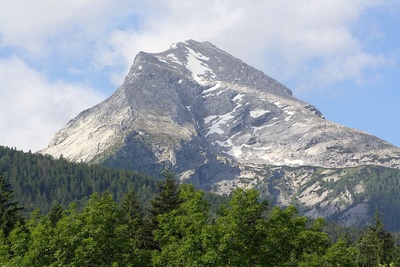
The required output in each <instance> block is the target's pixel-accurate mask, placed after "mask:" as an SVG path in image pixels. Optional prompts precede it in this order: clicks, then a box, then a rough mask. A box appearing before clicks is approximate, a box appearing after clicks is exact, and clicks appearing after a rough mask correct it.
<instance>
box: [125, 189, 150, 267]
mask: <svg viewBox="0 0 400 267" xmlns="http://www.w3.org/2000/svg"><path fill="white" fill-rule="evenodd" d="M121 209H122V214H123V218H122V219H123V222H124V224H125V226H126V238H127V239H129V241H130V242H129V243H130V246H131V249H130V250H129V251H128V253H127V254H126V255H125V263H130V264H133V265H134V266H150V265H149V264H150V263H151V252H150V251H149V250H147V249H146V247H148V242H149V238H148V236H146V232H145V227H144V217H143V211H142V208H141V206H140V204H139V201H138V198H137V196H136V193H135V191H134V190H133V189H132V188H129V190H128V193H127V194H126V195H125V196H124V198H123V200H122V202H121Z"/></svg>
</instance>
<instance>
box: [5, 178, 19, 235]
mask: <svg viewBox="0 0 400 267" xmlns="http://www.w3.org/2000/svg"><path fill="white" fill-rule="evenodd" d="M13 198H14V193H13V191H12V190H11V189H10V184H8V183H7V182H6V180H5V178H4V177H3V174H2V173H1V172H0V231H2V232H3V233H4V235H5V236H8V234H9V233H10V232H11V230H12V229H13V228H14V226H15V225H16V224H17V223H18V222H19V221H21V216H20V211H21V210H22V208H21V207H19V206H18V202H16V201H14V200H13Z"/></svg>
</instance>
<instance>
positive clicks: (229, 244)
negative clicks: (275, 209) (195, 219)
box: [203, 188, 267, 266]
mask: <svg viewBox="0 0 400 267" xmlns="http://www.w3.org/2000/svg"><path fill="white" fill-rule="evenodd" d="M258 198H259V193H258V192H257V191H256V190H243V189H240V188H239V189H236V190H235V191H234V192H233V194H232V199H231V200H230V201H229V202H228V204H227V205H224V206H223V207H222V209H221V213H220V216H219V217H218V218H217V219H216V221H215V223H214V224H213V225H211V226H209V227H208V228H209V229H206V230H205V231H204V232H203V235H204V241H203V243H204V246H205V250H206V254H205V255H204V259H205V261H206V262H207V263H208V264H209V266H257V265H259V264H261V255H262V254H263V253H262V251H261V250H262V244H263V243H264V240H265V232H264V231H263V227H262V225H263V222H264V218H263V212H264V211H265V209H266V207H267V206H266V202H265V203H260V202H259V199H258Z"/></svg>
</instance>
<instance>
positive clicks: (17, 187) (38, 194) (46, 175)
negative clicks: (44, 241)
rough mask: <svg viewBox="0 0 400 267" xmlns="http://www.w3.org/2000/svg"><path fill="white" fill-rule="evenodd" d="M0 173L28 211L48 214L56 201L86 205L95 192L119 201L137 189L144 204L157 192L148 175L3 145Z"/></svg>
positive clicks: (66, 204)
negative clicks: (132, 189)
mask: <svg viewBox="0 0 400 267" xmlns="http://www.w3.org/2000/svg"><path fill="white" fill-rule="evenodd" d="M0 172H2V173H3V176H4V177H5V179H6V180H7V182H8V183H10V185H11V187H12V189H13V191H14V195H15V199H16V200H17V201H19V202H20V204H21V205H22V206H23V207H24V208H25V212H27V213H29V212H31V211H33V210H35V209H39V210H41V211H42V212H45V213H47V212H48V211H49V210H50V208H51V206H52V203H53V202H57V203H59V204H60V205H61V206H62V207H68V205H69V204H70V203H71V202H75V203H77V205H78V207H83V206H84V204H85V203H86V201H87V200H88V199H89V196H90V195H92V194H93V193H94V192H104V191H107V192H109V193H110V194H112V195H113V196H114V198H115V200H120V199H121V198H122V196H124V195H125V194H126V193H127V190H128V187H132V188H135V190H136V194H137V196H138V198H139V199H140V200H141V201H142V202H143V203H149V201H150V200H151V198H152V197H153V195H154V194H155V193H156V191H157V185H156V183H157V182H156V180H154V179H152V178H150V177H148V176H146V175H141V174H137V173H134V172H131V171H126V170H117V169H111V168H105V167H102V166H99V165H95V164H93V165H92V164H91V165H88V164H85V163H73V162H70V161H68V160H66V159H63V158H62V157H61V158H60V159H53V158H52V157H51V156H44V155H41V154H35V153H31V152H27V153H25V152H23V151H18V150H17V149H14V148H8V147H3V146H0Z"/></svg>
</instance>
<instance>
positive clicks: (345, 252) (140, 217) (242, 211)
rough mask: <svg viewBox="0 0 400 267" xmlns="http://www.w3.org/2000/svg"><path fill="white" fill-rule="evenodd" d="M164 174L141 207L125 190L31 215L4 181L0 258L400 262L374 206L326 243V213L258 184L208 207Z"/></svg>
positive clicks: (51, 262)
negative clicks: (349, 230)
mask: <svg viewBox="0 0 400 267" xmlns="http://www.w3.org/2000/svg"><path fill="white" fill-rule="evenodd" d="M164 176H165V181H164V182H163V183H162V184H161V186H160V191H159V193H157V194H156V195H155V197H154V198H153V199H152V201H151V205H150V206H149V209H146V212H145V209H144V208H143V206H142V205H141V202H140V201H139V200H138V198H137V195H136V194H135V192H134V191H133V190H130V191H129V192H128V193H127V194H126V195H125V196H124V197H123V199H122V201H121V203H120V204H118V203H117V202H116V201H115V200H114V199H113V197H112V195H111V194H108V193H103V194H98V193H94V194H93V195H92V196H91V197H90V199H89V201H88V202H87V204H85V206H84V208H83V210H82V211H79V210H78V209H77V207H76V205H75V204H72V205H70V207H69V208H68V209H63V208H62V207H61V206H60V205H58V204H55V205H53V206H52V208H51V210H50V212H49V213H48V214H46V215H45V216H43V215H40V214H41V213H40V212H39V211H35V212H33V214H32V216H31V217H30V219H29V220H26V219H24V218H23V217H21V216H20V215H19V213H18V206H16V203H15V202H13V200H12V199H11V198H10V196H11V194H4V192H8V193H10V192H11V190H10V189H9V188H8V186H6V185H5V184H4V183H3V184H2V188H0V189H1V190H0V197H1V199H2V200H5V201H2V202H1V209H0V212H1V213H2V215H3V214H6V215H7V216H1V221H2V224H1V228H0V264H1V266H18V267H19V266H30V267H31V266H299V267H300V266H304V267H305V266H332V267H333V266H399V265H398V264H399V263H400V262H399V260H400V259H399V255H400V254H399V247H398V246H397V245H396V244H395V242H394V238H393V236H392V235H391V234H390V233H389V232H387V231H386V230H385V229H384V227H383V224H382V221H381V218H380V215H379V214H378V213H377V214H376V216H375V222H374V224H373V225H372V226H370V227H369V228H367V229H366V230H365V232H364V233H363V234H362V235H361V236H360V237H359V238H358V239H357V241H356V242H350V240H349V239H347V238H346V236H341V237H340V238H339V239H338V240H337V241H335V242H332V240H331V239H330V238H329V236H328V234H327V233H325V232H324V231H323V225H324V220H323V219H321V218H319V219H317V220H313V221H309V220H308V219H307V218H306V217H304V216H299V215H298V214H297V210H296V208H294V207H292V206H290V207H287V208H285V209H282V208H279V207H270V206H269V205H268V203H266V202H265V201H264V202H262V201H261V202H260V200H259V193H258V192H257V191H256V190H247V191H246V190H243V189H237V190H235V191H234V193H233V195H232V198H231V199H230V200H229V202H228V203H227V204H225V205H222V207H221V209H220V211H219V212H218V215H215V214H214V215H213V214H212V213H211V212H210V210H209V208H210V203H209V202H208V201H207V200H206V199H205V198H204V192H203V191H198V190H196V189H195V188H194V187H193V186H192V185H187V184H186V185H180V186H179V185H178V184H177V183H176V182H175V180H174V179H173V174H172V173H170V172H168V171H167V172H165V173H164ZM0 180H4V179H3V178H1V177H0ZM4 196H6V197H5V198H4ZM4 225H8V227H4Z"/></svg>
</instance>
